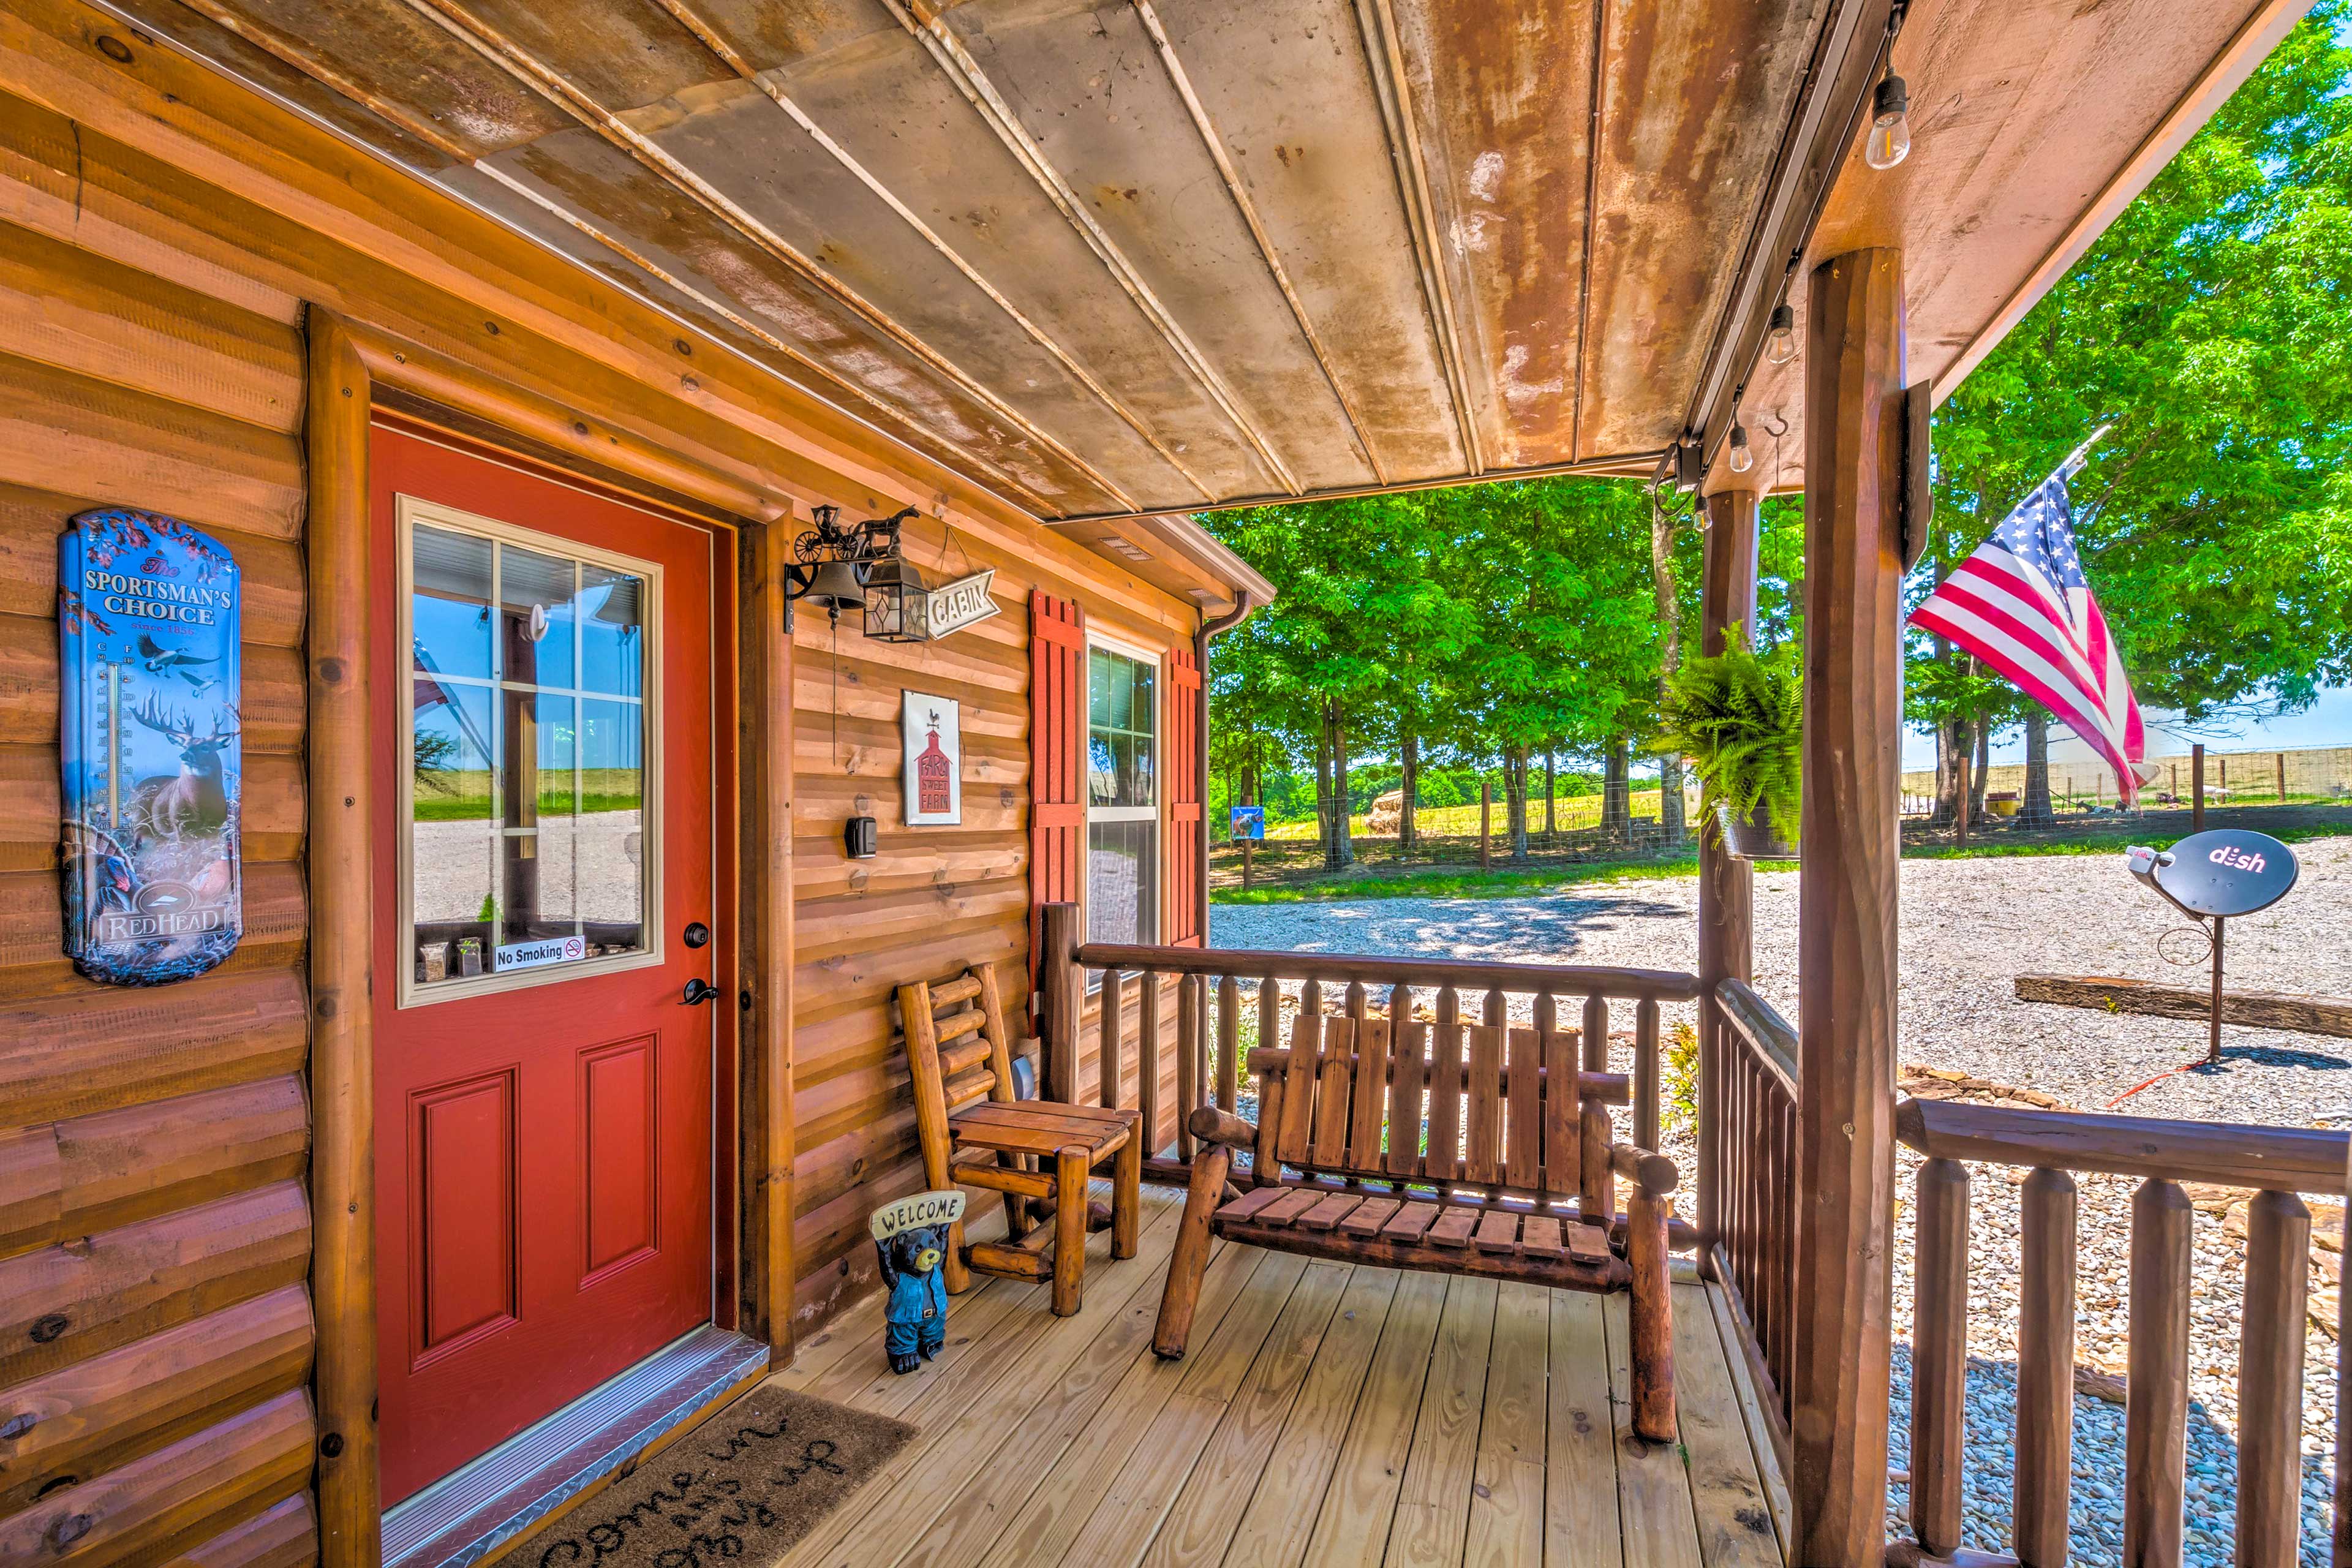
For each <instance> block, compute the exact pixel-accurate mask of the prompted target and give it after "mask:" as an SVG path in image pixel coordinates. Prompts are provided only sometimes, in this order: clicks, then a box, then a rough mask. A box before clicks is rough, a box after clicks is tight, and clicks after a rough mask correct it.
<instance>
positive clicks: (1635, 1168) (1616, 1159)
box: [1609, 1143, 1682, 1198]
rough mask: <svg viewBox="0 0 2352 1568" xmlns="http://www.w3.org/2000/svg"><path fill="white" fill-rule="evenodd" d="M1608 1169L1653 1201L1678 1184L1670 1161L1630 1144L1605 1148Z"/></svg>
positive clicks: (1669, 1191) (1662, 1155)
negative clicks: (1607, 1150)
mask: <svg viewBox="0 0 2352 1568" xmlns="http://www.w3.org/2000/svg"><path fill="white" fill-rule="evenodd" d="M1609 1168H1610V1169H1611V1170H1612V1171H1614V1172H1616V1173H1618V1174H1619V1175H1621V1176H1622V1177H1624V1178H1625V1179H1626V1180H1627V1181H1629V1182H1631V1183H1633V1184H1634V1185H1635V1186H1637V1187H1639V1188H1640V1189H1641V1190H1642V1192H1643V1194H1645V1195H1647V1196H1649V1197H1654V1198H1662V1197H1664V1196H1665V1195H1666V1194H1668V1193H1671V1192H1673V1191H1674V1190H1675V1186H1676V1185H1678V1184H1680V1183H1681V1181H1682V1173H1681V1172H1680V1171H1677V1170H1676V1169H1675V1163H1674V1162H1673V1161H1672V1160H1669V1159H1667V1158H1666V1157H1665V1156H1664V1154H1653V1153H1652V1152H1650V1151H1648V1150H1647V1149H1640V1148H1636V1147H1634V1146H1633V1144H1631V1143H1612V1144H1611V1145H1609Z"/></svg>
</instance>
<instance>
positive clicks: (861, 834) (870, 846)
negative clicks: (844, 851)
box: [841, 816, 876, 860]
mask: <svg viewBox="0 0 2352 1568" xmlns="http://www.w3.org/2000/svg"><path fill="white" fill-rule="evenodd" d="M841 837H842V842H843V843H844V844H845V846H846V847H848V850H849V858H851V859H852V860H870V859H872V858H874V849H875V843H876V835H875V832H874V819H873V818H872V817H870V816H853V817H851V818H850V819H849V822H848V825H847V826H845V827H844V828H843V829H842V830H841Z"/></svg>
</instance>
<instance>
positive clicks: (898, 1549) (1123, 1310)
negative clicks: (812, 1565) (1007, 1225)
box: [785, 1205, 1178, 1568]
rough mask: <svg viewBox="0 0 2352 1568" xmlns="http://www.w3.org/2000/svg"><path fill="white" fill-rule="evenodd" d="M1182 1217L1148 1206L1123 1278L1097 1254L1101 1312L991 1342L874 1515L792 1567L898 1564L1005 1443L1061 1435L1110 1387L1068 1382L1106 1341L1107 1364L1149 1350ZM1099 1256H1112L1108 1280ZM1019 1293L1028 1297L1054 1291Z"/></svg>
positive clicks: (869, 1507)
mask: <svg viewBox="0 0 2352 1568" xmlns="http://www.w3.org/2000/svg"><path fill="white" fill-rule="evenodd" d="M1177 1213H1178V1211H1177V1209H1176V1208H1175V1207H1174V1206H1173V1205H1163V1206H1162V1207H1161V1208H1160V1211H1159V1213H1157V1214H1156V1215H1155V1214H1153V1213H1151V1212H1150V1206H1149V1205H1146V1211H1145V1214H1144V1215H1143V1224H1142V1230H1141V1234H1140V1236H1139V1237H1138V1241H1137V1247H1136V1255H1135V1257H1134V1258H1130V1259H1128V1260H1127V1262H1126V1264H1125V1265H1124V1266H1123V1267H1122V1268H1120V1270H1119V1271H1118V1273H1117V1274H1112V1273H1111V1272H1110V1269H1109V1265H1110V1259H1109V1258H1108V1256H1107V1250H1108V1240H1107V1238H1106V1239H1105V1240H1104V1241H1103V1242H1102V1244H1101V1246H1100V1247H1097V1248H1092V1249H1090V1250H1089V1252H1088V1256H1087V1274H1088V1275H1089V1276H1092V1278H1090V1279H1089V1280H1088V1284H1089V1286H1090V1287H1091V1289H1090V1290H1089V1292H1088V1294H1089V1296H1090V1297H1092V1298H1093V1300H1094V1302H1095V1305H1094V1309H1093V1310H1092V1311H1082V1312H1080V1313H1079V1314H1078V1315H1077V1316H1076V1317H1074V1318H1056V1317H1054V1316H1053V1315H1052V1314H1051V1313H1050V1312H1045V1311H1039V1310H1034V1309H1033V1310H1031V1311H1029V1312H1028V1313H1027V1314H1025V1316H1026V1319H1027V1321H1026V1323H1025V1324H1024V1325H1023V1327H1024V1328H1025V1329H1026V1330H1027V1331H1026V1332H1025V1333H1024V1332H1021V1331H1014V1330H1011V1329H1009V1328H1006V1327H1002V1326H1001V1327H1000V1330H999V1331H998V1333H997V1334H996V1336H995V1337H994V1338H993V1340H992V1341H991V1342H988V1343H987V1344H985V1345H983V1347H982V1350H981V1351H980V1352H978V1354H977V1355H975V1356H974V1357H973V1358H972V1360H971V1362H968V1363H965V1364H966V1369H967V1370H966V1375H965V1379H964V1383H965V1393H964V1394H963V1396H962V1397H961V1398H960V1399H958V1400H957V1402H956V1404H955V1405H953V1406H952V1407H950V1408H949V1409H948V1410H946V1411H945V1412H943V1414H942V1416H941V1418H940V1420H939V1421H937V1422H935V1423H930V1424H927V1425H926V1426H925V1430H924V1432H923V1435H922V1436H920V1437H919V1438H918V1439H917V1440H916V1441H915V1442H914V1443H911V1444H909V1445H908V1447H907V1448H906V1449H905V1450H903V1451H902V1452H901V1453H900V1455H899V1456H898V1458H897V1459H895V1460H894V1461H893V1462H892V1464H891V1465H890V1467H889V1469H888V1471H887V1474H886V1475H885V1476H884V1477H880V1478H877V1484H876V1485H875V1486H874V1488H873V1489H871V1490H870V1491H869V1492H868V1493H867V1494H866V1506H864V1507H859V1508H845V1509H841V1510H836V1511H835V1513H834V1514H833V1515H832V1516H831V1517H830V1518H828V1519H827V1520H826V1521H824V1524H822V1525H820V1526H819V1527H818V1528H817V1529H816V1530H815V1531H813V1532H812V1533H811V1534H810V1535H809V1537H808V1538H807V1539H806V1540H804V1541H803V1542H802V1543H801V1544H800V1546H799V1547H797V1548H795V1549H794V1550H793V1552H792V1553H791V1554H790V1555H788V1556H787V1557H786V1559H785V1562H786V1563H803V1562H819V1561H825V1562H833V1561H838V1562H845V1563H860V1564H872V1565H873V1568H885V1565H886V1564H891V1563H896V1562H897V1561H898V1559H899V1557H900V1556H902V1555H903V1554H904V1553H905V1552H907V1551H908V1549H909V1548H910V1547H911V1545H912V1544H913V1543H914V1542H915V1541H916V1539H917V1538H918V1537H919V1534H920V1533H921V1532H922V1531H924V1530H925V1529H926V1527H928V1526H929V1525H930V1524H932V1523H933V1522H934V1521H936V1520H937V1519H938V1518H939V1516H940V1512H941V1510H943V1509H945V1508H946V1507H947V1505H948V1504H949V1503H950V1502H951V1501H952V1500H954V1499H955V1497H956V1495H957V1489H958V1487H959V1485H960V1484H961V1483H962V1482H963V1481H966V1480H968V1479H971V1477H972V1476H973V1474H974V1471H975V1469H977V1470H979V1471H980V1472H982V1473H983V1474H984V1473H986V1472H988V1471H991V1470H998V1469H1003V1468H1008V1467H1007V1466H1004V1465H1002V1464H996V1463H992V1459H993V1458H994V1456H996V1455H998V1454H1000V1453H1003V1452H1004V1451H1005V1447H1006V1445H1005V1436H1006V1435H1007V1434H1008V1433H1014V1432H1018V1433H1021V1434H1023V1435H1024V1440H1023V1442H1022V1443H1020V1444H1019V1445H1016V1448H1017V1449H1025V1448H1027V1447H1028V1444H1027V1441H1026V1439H1027V1437H1028V1436H1029V1435H1030V1434H1031V1433H1032V1432H1034V1431H1035V1430H1036V1427H1035V1426H1034V1425H1033V1424H1044V1425H1047V1426H1050V1425H1052V1424H1053V1423H1054V1422H1055V1420H1056V1419H1057V1418H1058V1417H1059V1416H1060V1415H1062V1414H1063V1409H1062V1408H1061V1407H1062V1406H1063V1405H1066V1403H1068V1402H1070V1401H1073V1400H1075V1401H1083V1400H1084V1399H1085V1398H1086V1394H1087V1389H1088V1388H1089V1387H1096V1391H1097V1397H1098V1396H1099V1393H1100V1391H1101V1390H1103V1389H1107V1388H1108V1386H1109V1380H1108V1378H1103V1377H1101V1373H1103V1372H1104V1371H1105V1370H1107V1369H1106V1368H1105V1367H1104V1366H1103V1365H1102V1364H1101V1363H1095V1364H1093V1365H1091V1366H1088V1367H1087V1368H1085V1370H1086V1371H1089V1372H1092V1373H1095V1374H1096V1378H1095V1379H1094V1380H1090V1379H1089V1378H1087V1376H1084V1375H1080V1376H1077V1377H1076V1379H1075V1380H1073V1379H1071V1377H1070V1376H1069V1374H1070V1373H1071V1372H1072V1369H1073V1367H1074V1366H1079V1365H1080V1363H1081V1361H1082V1358H1084V1357H1086V1355H1087V1352H1088V1350H1089V1349H1090V1348H1091V1347H1092V1346H1093V1345H1095V1344H1096V1343H1097V1342H1107V1344H1108V1353H1111V1354H1116V1353H1117V1352H1119V1351H1120V1350H1125V1351H1126V1352H1128V1353H1129V1357H1130V1359H1131V1357H1132V1354H1133V1352H1134V1351H1135V1350H1137V1349H1138V1348H1139V1347H1141V1346H1144V1345H1146V1344H1148V1343H1149V1342H1150V1332H1151V1323H1152V1320H1153V1319H1154V1318H1156V1317H1157V1316H1158V1313H1159V1309H1160V1291H1159V1274H1160V1270H1161V1269H1162V1268H1165V1267H1166V1265H1167V1258H1168V1254H1169V1251H1170V1250H1171V1248H1172V1247H1174V1245H1175V1240H1176V1218H1177ZM1097 1253H1103V1254H1106V1255H1104V1256H1102V1257H1101V1263H1102V1268H1101V1269H1100V1270H1099V1271H1098V1270H1097V1268H1096V1263H1097ZM1015 1289H1016V1291H1024V1292H1025V1291H1043V1290H1045V1289H1047V1288H1046V1287H1044V1286H1025V1287H1024V1286H1016V1288H1015ZM1114 1291H1116V1292H1117V1295H1116V1297H1114V1295H1113V1292H1114ZM967 1299H969V1298H968V1296H967V1297H965V1298H959V1299H958V1300H959V1301H961V1300H967ZM948 1321H949V1323H950V1325H952V1324H953V1323H954V1321H955V1308H954V1307H953V1306H950V1308H949V1310H948ZM982 1361H985V1362H987V1363H991V1364H992V1365H994V1366H995V1367H997V1368H998V1369H999V1370H998V1371H997V1373H996V1374H995V1376H994V1377H993V1379H992V1381H990V1383H989V1384H988V1386H987V1387H986V1388H985V1389H982V1388H979V1387H978V1386H976V1384H978V1382H979V1380H980V1377H981V1376H983V1375H985V1374H984V1373H977V1372H976V1371H974V1370H973V1369H974V1368H975V1367H976V1366H977V1363H981V1362H982ZM934 1364H936V1363H934ZM891 1375H893V1376H896V1374H895V1373H893V1374H891ZM1113 1375H1116V1374H1115V1373H1114V1374H1113ZM898 1381H899V1382H900V1383H914V1384H919V1383H921V1382H922V1381H923V1375H922V1373H919V1372H918V1373H909V1374H908V1375H907V1376H906V1377H903V1378H899V1379H898ZM1097 1384H1098V1386H1097ZM1039 1435H1041V1436H1042V1434H1039ZM1025 1457H1026V1456H1025V1455H1024V1458H1025Z"/></svg>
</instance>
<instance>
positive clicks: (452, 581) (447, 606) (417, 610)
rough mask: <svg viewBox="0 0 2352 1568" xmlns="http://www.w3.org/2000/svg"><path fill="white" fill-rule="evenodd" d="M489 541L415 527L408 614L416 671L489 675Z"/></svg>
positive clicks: (484, 677)
mask: <svg viewBox="0 0 2352 1568" xmlns="http://www.w3.org/2000/svg"><path fill="white" fill-rule="evenodd" d="M490 548H491V546H490V542H489V541H488V540H487V539H476V538H473V537H472V536H471V535H468V534H463V533H449V532H446V531H443V530H441V529H437V528H419V529H417V530H416V542H415V552H416V554H415V585H414V588H413V590H412V592H411V593H410V595H409V601H408V603H409V611H408V618H409V621H410V623H411V626H412V629H413V631H414V634H415V663H416V671H417V673H418V674H420V675H457V676H469V677H471V678H473V679H477V680H488V679H489V678H490Z"/></svg>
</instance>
